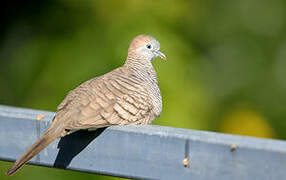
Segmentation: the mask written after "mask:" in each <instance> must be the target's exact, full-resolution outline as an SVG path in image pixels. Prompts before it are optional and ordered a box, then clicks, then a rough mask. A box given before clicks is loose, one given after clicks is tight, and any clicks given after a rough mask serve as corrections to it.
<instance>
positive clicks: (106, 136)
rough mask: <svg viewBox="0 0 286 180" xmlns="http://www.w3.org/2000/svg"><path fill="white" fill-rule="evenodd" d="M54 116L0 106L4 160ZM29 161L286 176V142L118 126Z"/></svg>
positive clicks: (214, 175) (158, 175) (108, 169)
mask: <svg viewBox="0 0 286 180" xmlns="http://www.w3.org/2000/svg"><path fill="white" fill-rule="evenodd" d="M53 116H54V113H53V112H47V111H39V110H31V109H23V108H14V107H9V106H0V160H4V161H15V160H16V159H17V158H18V157H19V156H20V155H21V154H22V153H23V152H24V151H25V150H26V149H27V148H28V147H29V146H30V145H32V143H34V142H35V141H36V139H38V138H39V137H40V135H41V134H42V133H43V132H44V131H45V129H46V128H47V127H48V126H49V124H50V122H51V119H52V117H53ZM29 163H30V164H34V165H41V166H47V167H56V168H63V169H70V170H76V171H83V172H89V173H97V174H104V175H111V176H118V177H127V178H138V179H172V180H175V179H196V180H197V179H220V180H223V179H226V180H229V179H231V180H236V179H237V180H242V179H251V180H253V179H259V180H261V179H286V142H285V141H279V140H270V139H261V138H252V137H246V136H235V135H228V134H221V133H214V132H204V131H195V130H187V129H179V128H171V127H163V126H155V125H152V126H131V125H130V126H114V127H109V128H106V129H99V130H96V131H78V132H75V133H72V134H70V135H68V136H66V137H64V138H61V139H58V140H57V141H55V142H54V143H52V144H51V145H50V146H48V147H47V148H46V149H44V150H43V151H42V152H41V153H40V154H39V155H38V156H36V157H35V158H33V159H32V160H31V161H30V162H29ZM0 168H1V167H0ZM1 172H3V170H1Z"/></svg>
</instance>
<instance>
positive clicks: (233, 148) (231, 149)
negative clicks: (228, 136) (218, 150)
mask: <svg viewBox="0 0 286 180" xmlns="http://www.w3.org/2000/svg"><path fill="white" fill-rule="evenodd" d="M236 148H237V145H236V144H232V145H230V146H229V150H230V151H231V152H232V151H235V150H236Z"/></svg>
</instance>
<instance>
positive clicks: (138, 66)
mask: <svg viewBox="0 0 286 180" xmlns="http://www.w3.org/2000/svg"><path fill="white" fill-rule="evenodd" d="M136 57H137V58H134V57H129V56H128V57H127V60H126V63H125V64H124V67H126V68H127V69H128V70H129V72H132V75H135V76H136V77H137V78H139V79H141V80H142V81H143V82H144V83H146V85H147V86H148V88H147V89H148V91H149V94H150V97H151V100H152V103H153V105H154V113H155V114H156V116H159V115H160V114H161V112H162V97H161V92H160V88H159V85H158V80H157V75H156V71H155V70H154V68H153V65H152V63H151V60H147V59H140V58H139V57H138V56H136ZM141 58H142V57H141Z"/></svg>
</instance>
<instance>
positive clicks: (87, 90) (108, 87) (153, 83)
mask: <svg viewBox="0 0 286 180" xmlns="http://www.w3.org/2000/svg"><path fill="white" fill-rule="evenodd" d="M156 57H161V58H162V59H166V56H165V55H164V54H163V53H162V52H160V44H159V42H158V41H157V40H156V39H155V38H153V37H152V36H148V35H139V36H137V37H135V38H134V39H133V40H132V42H131V44H130V46H129V49H128V55H127V58H126V61H125V64H124V65H123V66H122V67H119V68H117V69H115V70H113V71H111V72H109V73H107V74H104V75H102V76H99V77H95V78H93V79H90V80H88V81H86V82H84V83H83V84H81V85H80V86H78V87H77V88H75V89H74V90H72V91H70V92H69V93H68V95H67V96H66V98H65V99H64V100H63V102H62V103H60V105H59V106H58V108H57V113H56V115H55V117H54V119H53V121H52V123H51V125H50V127H49V128H48V129H47V130H46V132H45V133H44V134H43V135H42V136H41V137H40V138H39V139H38V140H37V141H36V142H35V143H34V144H33V145H32V146H31V147H30V148H29V149H28V150H27V151H26V152H25V153H24V154H23V155H22V156H21V157H20V158H19V159H18V160H17V161H16V162H15V163H14V165H13V166H12V167H11V168H10V169H9V170H8V171H7V175H12V174H13V173H15V172H16V171H17V170H18V169H19V168H20V167H22V166H23V165H24V164H25V163H26V162H27V161H29V160H30V159H32V158H33V157H34V156H35V155H37V154H38V153H39V152H40V151H41V150H43V149H44V148H45V147H47V146H48V145H49V144H50V143H51V142H53V141H54V140H56V139H57V138H59V137H63V136H65V135H67V134H69V133H71V132H74V131H77V130H80V129H97V128H102V127H108V126H112V125H126V124H138V125H139V124H151V123H152V121H153V120H154V119H155V118H156V117H157V116H159V115H160V114H161V111H162V98H161V93H160V89H159V86H158V81H157V77H156V72H155V70H154V68H153V66H152V63H151V61H152V60H153V59H154V58H156Z"/></svg>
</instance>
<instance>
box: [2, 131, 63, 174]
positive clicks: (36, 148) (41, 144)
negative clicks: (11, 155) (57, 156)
mask: <svg viewBox="0 0 286 180" xmlns="http://www.w3.org/2000/svg"><path fill="white" fill-rule="evenodd" d="M60 136H61V134H59V133H55V132H51V131H50V129H48V130H47V131H46V132H45V133H44V134H43V135H42V136H41V137H40V138H39V139H38V140H37V141H36V142H35V143H34V144H33V145H32V146H31V147H30V148H29V149H28V150H27V151H26V152H25V153H24V154H23V155H22V156H21V157H20V158H19V159H18V160H17V161H16V162H15V163H14V165H13V166H12V167H11V168H10V169H8V171H7V172H6V174H7V175H8V176H11V175H12V174H14V173H15V172H16V171H17V170H18V169H19V168H21V167H22V166H23V165H24V164H25V163H26V162H27V161H29V160H30V159H32V158H33V157H34V156H36V155H37V154H38V153H39V152H40V151H42V150H43V149H44V148H45V147H47V146H48V145H49V144H50V143H51V142H53V141H54V140H56V139H57V138H58V137H60Z"/></svg>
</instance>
